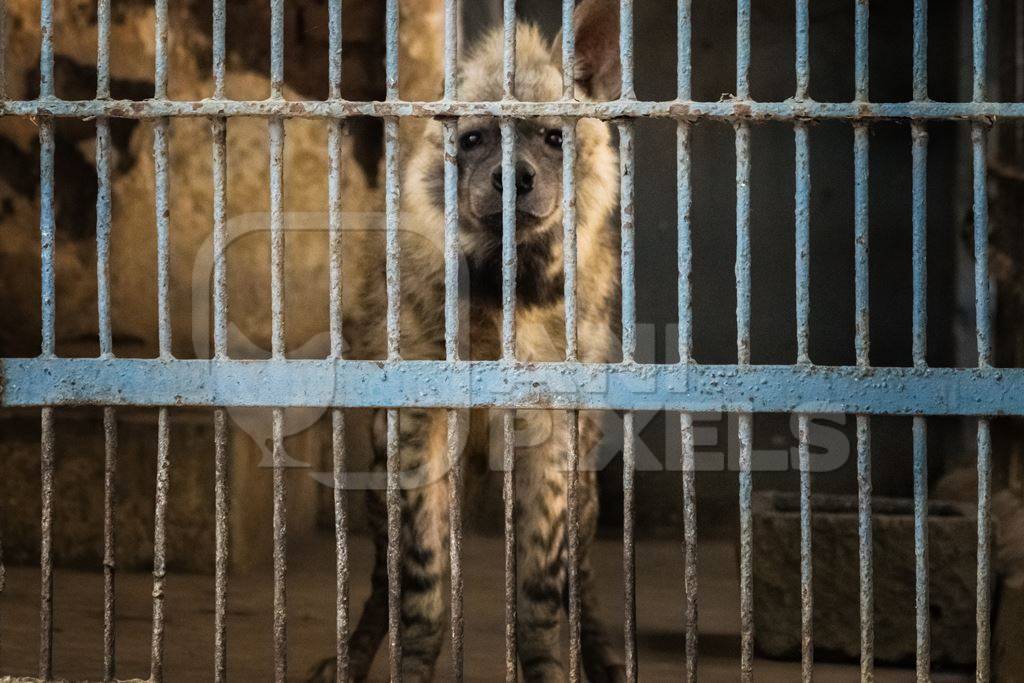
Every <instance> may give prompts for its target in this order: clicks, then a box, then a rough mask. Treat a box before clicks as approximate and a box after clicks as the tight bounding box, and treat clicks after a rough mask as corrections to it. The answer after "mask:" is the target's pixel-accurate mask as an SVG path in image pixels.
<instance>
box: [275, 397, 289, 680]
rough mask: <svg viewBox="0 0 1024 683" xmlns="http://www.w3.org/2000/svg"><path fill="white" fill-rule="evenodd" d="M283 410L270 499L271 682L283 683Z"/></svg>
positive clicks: (285, 644)
mask: <svg viewBox="0 0 1024 683" xmlns="http://www.w3.org/2000/svg"><path fill="white" fill-rule="evenodd" d="M285 457H286V455H285V452H284V411H283V410H282V409H280V408H275V409H274V411H273V468H274V478H273V484H272V488H273V500H274V519H273V525H274V529H273V533H274V550H273V554H274V680H275V681H277V683H284V681H285V680H287V677H288V612H287V601H288V595H287V580H288V561H287V553H286V551H287V545H286V544H287V540H288V530H287V519H288V509H287V501H286V497H285V496H286V489H285V481H284V467H285V465H284V463H285Z"/></svg>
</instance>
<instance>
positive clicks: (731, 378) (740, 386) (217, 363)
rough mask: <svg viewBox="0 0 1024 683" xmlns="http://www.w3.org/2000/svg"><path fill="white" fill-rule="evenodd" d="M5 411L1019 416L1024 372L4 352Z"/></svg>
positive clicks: (1, 402)
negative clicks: (43, 355) (134, 407)
mask: <svg viewBox="0 0 1024 683" xmlns="http://www.w3.org/2000/svg"><path fill="white" fill-rule="evenodd" d="M0 377H2V378H3V384H4V393H3V395H2V396H0V407H4V408H13V407H30V406H35V407H38V406H48V405H49V406H73V405H96V406H103V405H111V406H128V405H138V406H162V405H166V406H172V405H179V406H221V407H236V406H237V407H282V408H290V407H316V406H324V407H339V408H340V407H353V408H358V407H382V406H383V407H395V408H399V407H401V408H406V407H449V408H482V407H499V408H500V407H516V408H551V409H580V410H584V409H589V408H594V409H599V410H674V411H689V412H715V411H725V412H754V413H759V412H803V413H861V414H873V415H967V416H998V415H1024V369H1020V368H928V369H926V370H925V369H917V368H870V369H861V368H855V367H834V366H820V365H815V366H810V367H801V366H789V365H750V366H743V367H740V366H736V365H700V364H696V363H689V364H678V365H641V364H634V365H629V366H626V365H622V364H615V363H612V364H604V363H564V362H559V363H535V364H531V363H517V364H509V363H504V362H502V361H472V362H470V361H453V362H449V361H419V360H417V361H402V362H385V361H354V360H345V361H334V360H329V359H325V360H281V361H275V360H177V359H176V360H173V361H170V360H168V361H164V360H159V359H127V358H120V359H94V358H49V359H47V358H8V359H3V360H2V361H0Z"/></svg>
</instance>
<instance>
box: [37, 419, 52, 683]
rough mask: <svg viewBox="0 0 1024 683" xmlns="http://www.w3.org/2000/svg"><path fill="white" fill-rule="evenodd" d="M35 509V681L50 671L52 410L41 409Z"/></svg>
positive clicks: (47, 674) (44, 676) (44, 678)
mask: <svg viewBox="0 0 1024 683" xmlns="http://www.w3.org/2000/svg"><path fill="white" fill-rule="evenodd" d="M40 427H41V430H42V432H41V438H40V454H39V456H40V457H39V469H40V473H39V474H40V493H41V499H40V508H39V526H40V529H39V574H40V584H41V585H40V591H39V603H40V604H39V677H40V678H42V679H43V680H49V679H50V677H51V672H52V670H53V467H54V455H53V408H43V409H42V422H41V425H40Z"/></svg>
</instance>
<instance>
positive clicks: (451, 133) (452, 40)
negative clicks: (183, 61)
mask: <svg viewBox="0 0 1024 683" xmlns="http://www.w3.org/2000/svg"><path fill="white" fill-rule="evenodd" d="M458 9H459V6H458V3H457V2H456V0H445V5H444V22H445V23H444V98H445V100H454V99H455V98H456V97H458V52H459V18H458ZM441 132H442V138H443V144H444V269H445V271H444V277H445V287H444V311H445V358H446V359H447V360H449V361H454V360H458V359H459V331H460V330H459V322H460V321H459V164H458V151H459V150H458V121H457V120H454V119H446V120H444V121H443V122H442V124H441ZM446 420H447V432H446V448H447V456H448V520H449V522H448V523H449V562H450V565H449V566H450V572H451V579H450V584H451V648H452V675H453V678H454V680H455V681H457V682H459V683H461V681H462V680H463V675H464V668H465V645H464V637H465V629H466V626H465V614H464V608H463V599H462V593H463V587H464V585H465V582H464V580H463V573H462V538H463V522H462V499H463V495H462V494H463V488H464V487H463V481H462V453H461V448H460V446H461V444H460V439H459V433H460V426H461V425H460V419H459V412H458V411H457V410H448V411H447V412H446Z"/></svg>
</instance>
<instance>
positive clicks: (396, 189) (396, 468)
mask: <svg viewBox="0 0 1024 683" xmlns="http://www.w3.org/2000/svg"><path fill="white" fill-rule="evenodd" d="M398 21H399V11H398V0H387V5H386V7H385V37H384V43H385V60H384V67H385V81H386V90H387V93H386V97H387V99H388V100H389V101H394V100H396V99H398V96H399V90H398V86H399V75H398ZM399 170H400V169H399V150H398V119H396V118H393V117H392V118H386V119H385V120H384V212H385V223H386V225H385V238H384V241H385V252H386V253H385V256H386V264H385V269H386V281H387V357H388V360H389V361H398V360H400V359H401V329H400V325H399V320H400V311H401V274H400V270H399V266H400V262H401V240H400V236H399V210H400V208H401V186H400V185H399ZM398 422H399V412H398V411H397V410H393V409H392V410H388V411H387V461H386V475H387V490H386V507H387V516H388V525H387V574H388V646H389V652H388V654H389V670H390V675H391V680H392V681H401V680H402V565H401V561H402V555H401V550H402V508H401V500H402V494H401V490H400V467H401V460H400V456H401V454H400V451H399V424H398Z"/></svg>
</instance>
